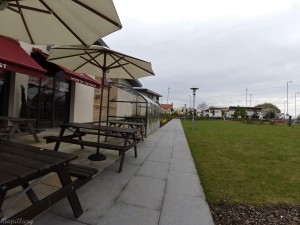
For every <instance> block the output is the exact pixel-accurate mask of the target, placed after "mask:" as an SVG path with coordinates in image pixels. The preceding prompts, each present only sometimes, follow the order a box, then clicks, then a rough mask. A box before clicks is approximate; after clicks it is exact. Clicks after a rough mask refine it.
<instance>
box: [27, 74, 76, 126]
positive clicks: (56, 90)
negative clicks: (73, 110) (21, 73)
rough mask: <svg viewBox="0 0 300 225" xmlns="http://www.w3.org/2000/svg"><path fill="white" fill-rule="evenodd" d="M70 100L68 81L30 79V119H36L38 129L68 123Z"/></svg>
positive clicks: (51, 78)
mask: <svg viewBox="0 0 300 225" xmlns="http://www.w3.org/2000/svg"><path fill="white" fill-rule="evenodd" d="M54 84H55V85H54ZM69 99H70V98H69V83H68V82H67V81H62V80H60V81H55V78H53V77H46V78H43V79H36V78H33V77H30V79H29V84H28V105H29V108H30V118H34V119H36V121H37V124H36V126H37V127H39V128H49V127H55V126H57V125H58V124H60V123H64V122H68V119H69V103H70V100H69Z"/></svg>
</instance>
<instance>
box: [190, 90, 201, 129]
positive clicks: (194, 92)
mask: <svg viewBox="0 0 300 225" xmlns="http://www.w3.org/2000/svg"><path fill="white" fill-rule="evenodd" d="M198 89H199V88H191V90H192V91H193V114H192V116H193V119H192V129H193V130H194V118H195V115H194V114H195V95H196V91H197V90H198Z"/></svg>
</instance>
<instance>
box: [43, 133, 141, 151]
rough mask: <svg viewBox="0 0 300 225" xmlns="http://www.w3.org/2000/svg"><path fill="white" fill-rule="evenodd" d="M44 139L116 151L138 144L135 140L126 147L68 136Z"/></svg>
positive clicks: (126, 149) (125, 149)
mask: <svg viewBox="0 0 300 225" xmlns="http://www.w3.org/2000/svg"><path fill="white" fill-rule="evenodd" d="M44 139H46V143H51V142H57V141H60V142H65V143H70V144H76V145H81V146H89V147H95V148H105V149H110V150H116V151H128V150H129V149H131V148H132V147H134V145H135V144H136V143H135V142H132V143H130V144H128V145H127V146H126V147H125V148H124V146H122V145H115V144H109V143H103V142H99V143H97V142H94V141H85V140H78V139H71V138H67V137H63V138H60V137H58V136H45V137H44Z"/></svg>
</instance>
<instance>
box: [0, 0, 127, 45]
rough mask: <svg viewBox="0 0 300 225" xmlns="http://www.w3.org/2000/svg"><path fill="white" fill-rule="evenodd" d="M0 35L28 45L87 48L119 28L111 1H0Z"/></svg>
mask: <svg viewBox="0 0 300 225" xmlns="http://www.w3.org/2000/svg"><path fill="white" fill-rule="evenodd" d="M0 21H1V23H0V34H2V35H5V36H8V37H11V38H14V39H17V40H20V41H24V42H27V43H31V44H54V45H66V44H71V45H72V44H83V45H90V44H92V43H94V42H95V41H96V40H98V39H99V38H101V37H104V36H106V35H108V34H110V33H112V32H114V31H117V30H119V29H121V27H122V25H121V22H120V19H119V17H118V14H117V12H116V9H115V6H114V4H113V2H112V0H0Z"/></svg>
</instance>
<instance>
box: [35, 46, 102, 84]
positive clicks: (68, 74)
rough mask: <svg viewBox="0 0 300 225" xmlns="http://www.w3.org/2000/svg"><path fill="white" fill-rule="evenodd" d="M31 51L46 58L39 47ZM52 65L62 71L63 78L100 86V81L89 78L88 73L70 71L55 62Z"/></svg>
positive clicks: (46, 55) (45, 54)
mask: <svg viewBox="0 0 300 225" xmlns="http://www.w3.org/2000/svg"><path fill="white" fill-rule="evenodd" d="M32 52H39V53H40V54H41V55H42V56H43V57H44V58H45V61H46V60H47V58H48V54H47V53H45V52H43V51H42V50H41V49H38V48H33V49H32ZM47 62H48V61H47ZM48 64H54V63H51V62H48ZM54 65H55V66H57V67H59V68H60V69H61V70H63V71H64V73H65V79H67V80H70V81H74V82H77V83H80V84H85V85H87V86H91V87H94V88H100V83H99V82H98V81H96V80H95V79H93V78H91V77H90V76H89V75H87V74H85V73H76V72H74V71H71V70H69V69H67V68H65V67H63V66H60V65H57V64H54ZM44 68H45V67H44ZM45 69H47V68H45Z"/></svg>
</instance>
